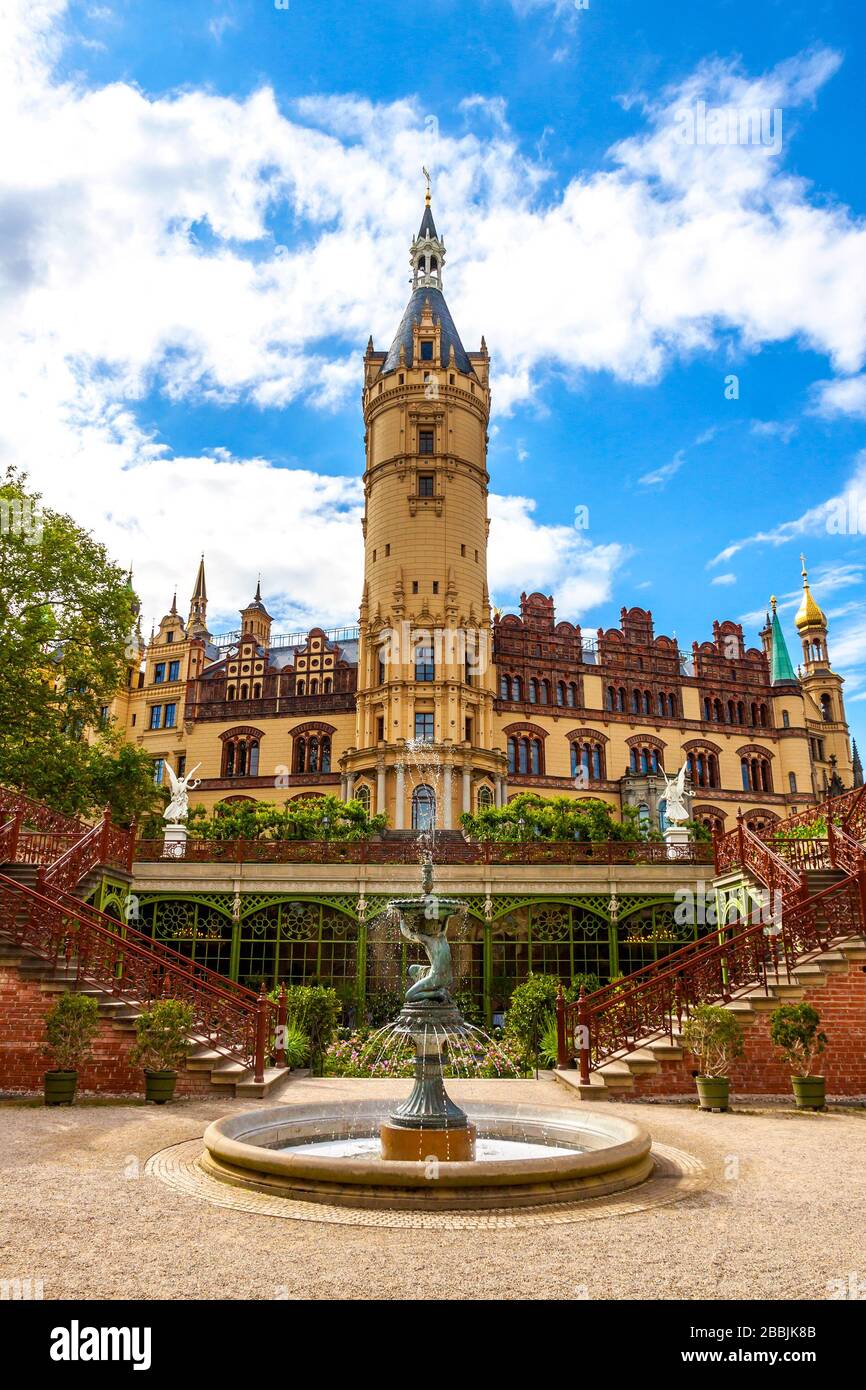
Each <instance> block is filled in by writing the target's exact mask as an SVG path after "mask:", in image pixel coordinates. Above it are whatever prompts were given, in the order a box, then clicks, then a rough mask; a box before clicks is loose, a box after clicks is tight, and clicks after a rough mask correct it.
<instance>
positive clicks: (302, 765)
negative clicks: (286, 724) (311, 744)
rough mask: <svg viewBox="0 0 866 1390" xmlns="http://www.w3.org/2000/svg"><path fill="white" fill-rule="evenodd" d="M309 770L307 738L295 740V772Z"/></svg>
mask: <svg viewBox="0 0 866 1390" xmlns="http://www.w3.org/2000/svg"><path fill="white" fill-rule="evenodd" d="M306 770H307V740H306V739H305V738H296V739H295V772H306Z"/></svg>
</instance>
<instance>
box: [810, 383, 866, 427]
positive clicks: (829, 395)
mask: <svg viewBox="0 0 866 1390" xmlns="http://www.w3.org/2000/svg"><path fill="white" fill-rule="evenodd" d="M811 409H812V413H813V414H814V415H821V416H823V417H824V418H825V419H833V418H834V417H836V416H838V415H852V416H854V417H855V418H857V419H859V420H866V376H849V377H840V378H837V380H835V381H816V382H815V385H814V387H813V400H812V407H811Z"/></svg>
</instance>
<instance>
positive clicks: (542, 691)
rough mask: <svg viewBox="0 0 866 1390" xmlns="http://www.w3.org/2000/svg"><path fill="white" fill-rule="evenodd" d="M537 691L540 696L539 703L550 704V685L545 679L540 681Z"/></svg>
mask: <svg viewBox="0 0 866 1390" xmlns="http://www.w3.org/2000/svg"><path fill="white" fill-rule="evenodd" d="M538 693H539V695H540V697H541V703H542V704H543V705H549V704H550V686H549V685H548V684H547V681H542V682H541V684H540V686H539V687H538Z"/></svg>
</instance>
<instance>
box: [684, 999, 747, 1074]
mask: <svg viewBox="0 0 866 1390" xmlns="http://www.w3.org/2000/svg"><path fill="white" fill-rule="evenodd" d="M682 1036H683V1045H684V1046H685V1047H686V1048H688V1050H689V1052H691V1053H692V1054H693V1055H694V1056H695V1057H696V1058H697V1061H698V1068H699V1071H700V1075H701V1076H727V1074H728V1072H729V1071H730V1068H731V1063H732V1062H733V1061H734V1060H735V1058H737V1057H742V1055H743V1030H742V1028H741V1027H740V1025H739V1023H738V1022H737V1020H736V1018H735V1017H734V1015H733V1014H732V1013H731V1012H730V1011H729V1010H728V1009H723V1008H721V1006H720V1005H718V1004H698V1005H696V1007H695V1008H694V1009H692V1012H691V1013H690V1014H689V1016H688V1018H687V1019H686V1022H685V1025H684V1027H683V1034H682Z"/></svg>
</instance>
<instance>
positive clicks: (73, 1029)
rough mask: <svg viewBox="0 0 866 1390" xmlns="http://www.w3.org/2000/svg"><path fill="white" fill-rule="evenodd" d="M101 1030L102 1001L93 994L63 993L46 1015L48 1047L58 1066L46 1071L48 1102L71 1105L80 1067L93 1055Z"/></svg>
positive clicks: (46, 1095) (50, 1103)
mask: <svg viewBox="0 0 866 1390" xmlns="http://www.w3.org/2000/svg"><path fill="white" fill-rule="evenodd" d="M98 1032H99V1005H98V1004H97V1002H96V1000H95V999H92V998H91V996H90V995H89V994H61V996H60V998H59V999H58V1000H57V1003H56V1004H55V1005H54V1006H53V1008H51V1009H49V1011H48V1013H47V1014H46V1016H45V1036H46V1038H47V1040H48V1048H47V1051H48V1052H49V1053H50V1054H51V1055H52V1056H53V1057H54V1061H55V1063H56V1064H57V1065H56V1067H55V1068H54V1069H53V1070H51V1071H47V1072H46V1073H45V1076H44V1077H43V1082H44V1086H45V1104H46V1105H71V1104H72V1102H73V1100H74V1099H75V1088H76V1086H77V1084H78V1068H79V1067H80V1066H82V1065H83V1063H84V1062H89V1061H90V1058H91V1057H92V1056H93V1050H92V1044H93V1040H94V1038H95V1037H96V1035H97V1033H98Z"/></svg>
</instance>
